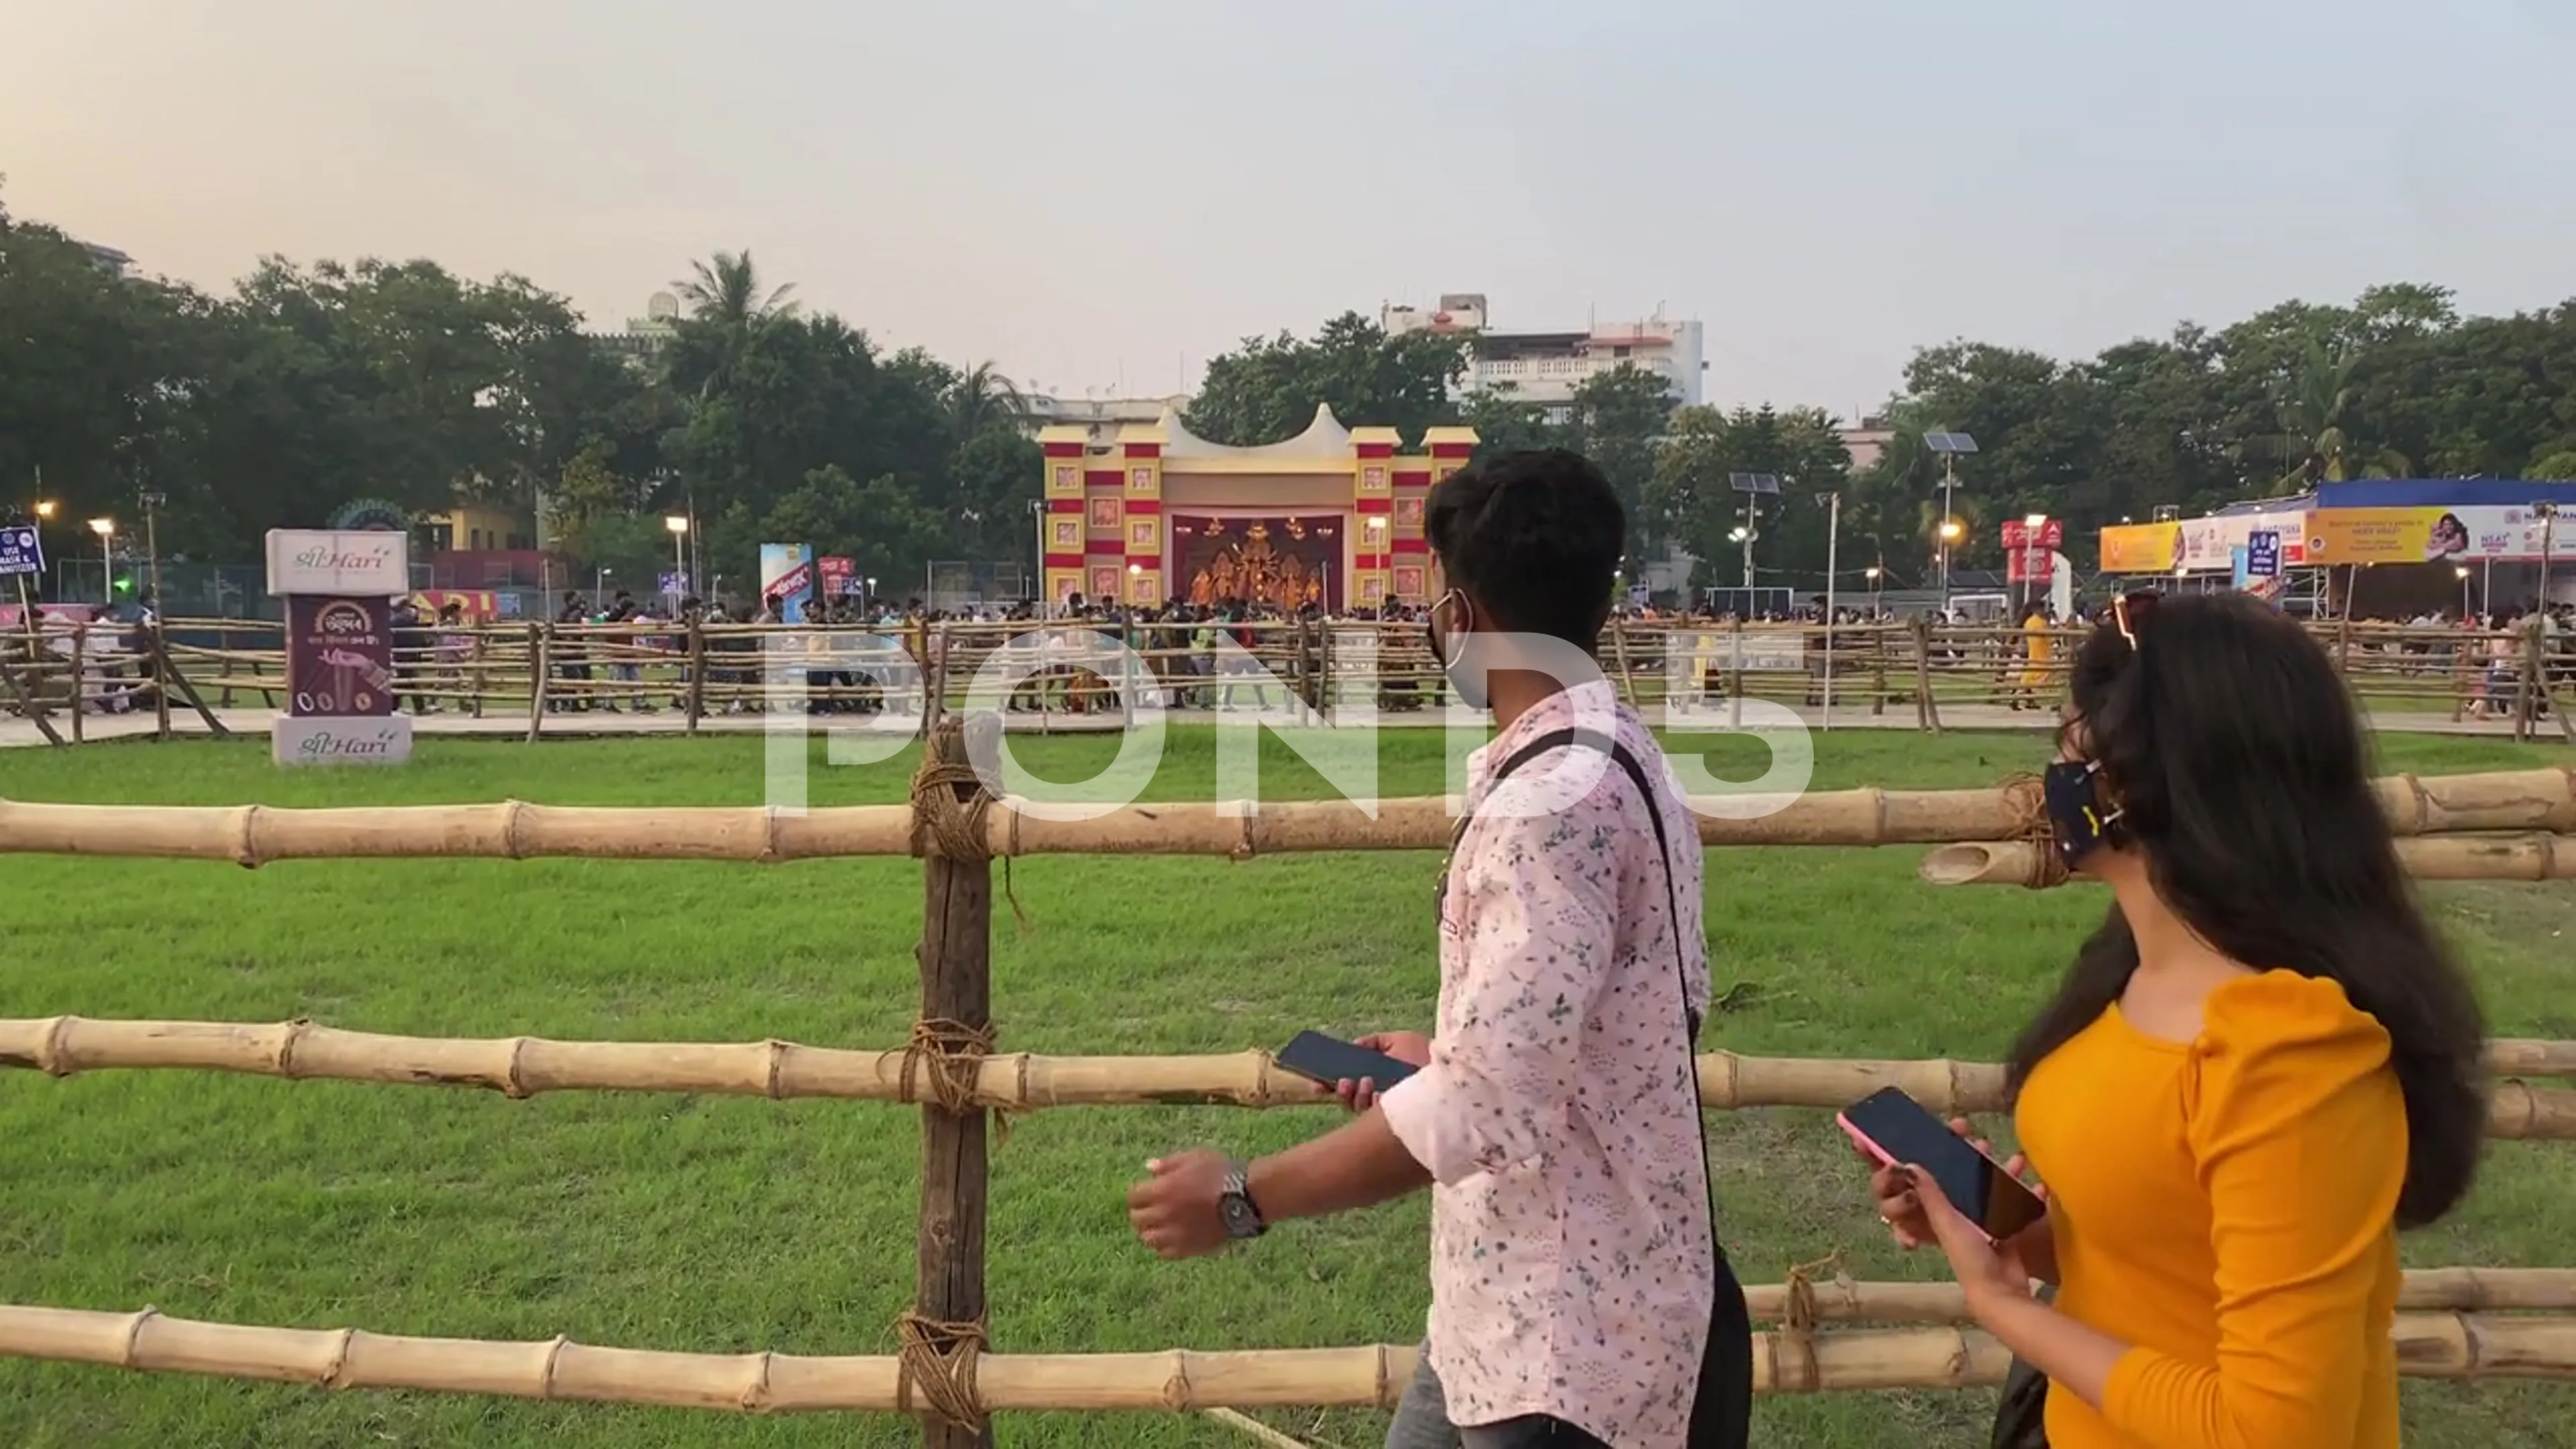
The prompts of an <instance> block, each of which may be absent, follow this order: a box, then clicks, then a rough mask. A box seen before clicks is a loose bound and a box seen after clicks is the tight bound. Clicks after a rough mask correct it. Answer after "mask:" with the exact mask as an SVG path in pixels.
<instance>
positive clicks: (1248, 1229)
mask: <svg viewBox="0 0 2576 1449" xmlns="http://www.w3.org/2000/svg"><path fill="white" fill-rule="evenodd" d="M1250 1170H1251V1169H1250V1167H1249V1166H1248V1165H1247V1164H1245V1163H1243V1162H1241V1161H1236V1162H1230V1163H1227V1164H1226V1168H1225V1180H1224V1181H1223V1182H1221V1183H1219V1184H1217V1190H1216V1211H1217V1216H1218V1217H1221V1218H1223V1219H1224V1220H1225V1235H1226V1236H1227V1237H1229V1238H1233V1239H1235V1240H1236V1241H1238V1242H1239V1241H1241V1240H1243V1239H1245V1238H1257V1237H1260V1236H1261V1235H1262V1234H1263V1233H1265V1232H1268V1231H1269V1230H1270V1225H1269V1224H1268V1223H1265V1222H1263V1221H1262V1220H1261V1209H1259V1208H1257V1207H1254V1206H1253V1205H1252V1194H1251V1192H1250V1191H1248V1190H1247V1187H1246V1183H1245V1177H1246V1174H1247V1173H1249V1172H1250Z"/></svg>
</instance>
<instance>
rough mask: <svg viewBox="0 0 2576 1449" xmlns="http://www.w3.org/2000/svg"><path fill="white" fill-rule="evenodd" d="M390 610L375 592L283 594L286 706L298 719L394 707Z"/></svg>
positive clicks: (379, 714)
mask: <svg viewBox="0 0 2576 1449" xmlns="http://www.w3.org/2000/svg"><path fill="white" fill-rule="evenodd" d="M391 612H392V610H391V609H389V608H388V607H387V606H386V604H385V601H384V600H382V599H380V598H361V599H335V598H327V597H324V596H321V595H318V594H290V595H288V596H287V599H286V712H287V713H288V714H289V715H292V716H294V717H296V718H298V719H316V718H324V717H344V718H360V717H363V718H383V717H385V716H388V715H391V714H392V713H393V712H394V668H393V662H394V635H393V626H392V624H391V623H390V622H389V620H388V615H390V614H391Z"/></svg>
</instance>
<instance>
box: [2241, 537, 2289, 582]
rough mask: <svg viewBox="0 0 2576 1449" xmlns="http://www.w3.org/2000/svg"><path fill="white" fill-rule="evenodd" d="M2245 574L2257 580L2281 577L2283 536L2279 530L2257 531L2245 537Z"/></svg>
mask: <svg viewBox="0 0 2576 1449" xmlns="http://www.w3.org/2000/svg"><path fill="white" fill-rule="evenodd" d="M2245 572H2246V575H2247V576H2248V577H2250V578H2257V579H2277V578H2279V577H2280V576H2281V534H2280V531H2279V530H2278V529H2268V528H2266V529H2257V530H2255V531H2254V532H2252V533H2249V534H2247V535H2245Z"/></svg>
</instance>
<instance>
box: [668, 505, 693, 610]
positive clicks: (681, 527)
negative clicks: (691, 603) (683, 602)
mask: <svg viewBox="0 0 2576 1449" xmlns="http://www.w3.org/2000/svg"><path fill="white" fill-rule="evenodd" d="M662 526H663V527H664V528H667V529H669V530H670V531H671V598H672V601H673V602H674V603H675V604H676V603H677V602H678V600H679V598H680V596H681V595H683V594H686V593H687V592H688V591H689V558H688V554H687V553H686V552H685V550H686V548H687V546H688V542H689V516H688V515H687V514H685V513H666V514H664V515H662Z"/></svg>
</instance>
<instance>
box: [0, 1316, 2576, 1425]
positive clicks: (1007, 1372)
mask: <svg viewBox="0 0 2576 1449" xmlns="http://www.w3.org/2000/svg"><path fill="white" fill-rule="evenodd" d="M1872 1286H1879V1285H1872ZM2391 1336H2392V1337H2393V1338H2394V1339H2395V1340H2396V1346H2397V1360H2398V1368H2399V1371H2400V1372H2401V1373H2404V1374H2407V1375H2409V1376H2412V1377H2419V1378H2445V1379H2485V1378H2545V1379H2567V1378H2571V1377H2576V1317H2571V1316H2563V1315H2546V1316H2530V1317H2497V1316H2491V1315H2487V1314H2482V1313H2467V1312H2431V1313H2426V1312H2412V1313H2401V1314H2399V1315H2398V1317H2397V1321H2396V1324H2395V1327H2394V1330H2393V1332H2392V1335H2391ZM0 1354H8V1355H14V1356H18V1357H23V1358H35V1359H47V1360H52V1361H55V1362H67V1363H88V1364H101V1365H106V1366H110V1367H116V1368H127V1369H140V1370H152V1371H159V1372H167V1373H190V1374H205V1375H211V1376H216V1377H223V1378H241V1379H258V1380H267V1381H270V1382H277V1383H300V1384H310V1385H314V1386H316V1387H319V1388H326V1389H358V1388H369V1389H414V1390H427V1391H433V1392H449V1393H468V1394H488V1395H497V1396H501V1397H507V1398H521V1399H542V1400H549V1401H558V1400H560V1401H576V1402H588V1403H618V1404H645V1405H656V1406H661V1407H665V1408H681V1409H723V1410H732V1411H735V1412H740V1413H810V1412H819V1411H830V1410H842V1411H849V1410H875V1411H880V1412H886V1411H894V1412H920V1411H921V1410H922V1409H923V1407H924V1406H925V1404H926V1403H927V1401H928V1399H929V1397H930V1392H931V1391H930V1388H929V1386H928V1385H927V1384H925V1383H922V1382H920V1381H919V1379H918V1378H917V1376H916V1374H915V1372H914V1371H913V1369H912V1368H911V1367H910V1364H909V1362H908V1361H907V1360H906V1359H903V1358H901V1357H896V1356H882V1355H880V1356H851V1357H817V1356H807V1355H802V1354H784V1353H739V1354H712V1353H707V1354H701V1353H675V1352H668V1351H661V1350H649V1349H627V1348H600V1347H594V1346H592V1345H589V1344H581V1343H574V1342H572V1341H570V1340H568V1339H564V1338H555V1339H550V1340H543V1341H537V1342H527V1343H505V1342H494V1341H488V1340H481V1339H461V1338H414V1337H408V1336H404V1335H398V1334H376V1333H366V1332H362V1331H360V1330H357V1329H353V1328H341V1329H295V1328H265V1327H251V1326H246V1325H238V1324H228V1323H203V1322H197V1321H194V1320H191V1319H184V1318H171V1317H167V1316H164V1315H162V1314H160V1313H158V1312H155V1311H154V1310H152V1309H149V1308H146V1309H143V1310H141V1311H140V1312H136V1313H101V1312H93V1311H88V1310H83V1309H70V1308H21V1307H0ZM1414 1357H1415V1350H1414V1349H1413V1348H1412V1347H1409V1346H1398V1345H1392V1344H1377V1345H1371V1346H1366V1347H1357V1348H1305V1349H1247V1350H1241V1351H1237V1352H1231V1353H1197V1352H1192V1351H1190V1350H1186V1349H1175V1350H1170V1351H1166V1352H1162V1353H1102V1354H979V1355H976V1356H974V1357H973V1358H972V1359H971V1360H969V1362H968V1363H967V1366H966V1369H965V1371H964V1372H963V1373H962V1374H961V1375H959V1378H958V1380H957V1382H956V1384H955V1385H954V1388H955V1390H956V1391H958V1392H959V1394H960V1397H961V1398H962V1399H963V1400H964V1403H963V1404H962V1405H961V1408H963V1409H964V1410H966V1411H968V1412H971V1413H972V1414H973V1415H975V1416H976V1417H977V1418H978V1419H980V1418H981V1416H982V1415H986V1414H991V1413H994V1412H1001V1411H1010V1410H1033V1409H1048V1410H1113V1409H1144V1410H1160V1411H1164V1412H1172V1413H1185V1412H1191V1411H1197V1410H1205V1409H1211V1408H1230V1409H1249V1408H1276V1407H1287V1406H1299V1407H1352V1408H1378V1409H1392V1408H1393V1407H1394V1406H1395V1403H1396V1400H1397V1398H1398V1397H1399V1396H1400V1395H1401V1394H1402V1392H1403V1390H1404V1385H1405V1383H1406V1382H1407V1380H1408V1379H1410V1377H1411V1376H1412V1373H1413V1367H1414ZM2010 1361H2011V1355H2010V1353H2009V1352H2007V1351H2006V1350H2005V1349H2004V1347H2003V1346H2002V1345H2001V1344H1998V1343H1996V1342H1995V1341H1994V1340H1993V1339H1991V1338H1989V1337H1987V1336H1986V1335H1985V1334H1983V1333H1981V1332H1978V1331H1976V1330H1973V1329H1966V1328H1959V1327H1951V1326H1944V1327H1918V1328H1904V1329H1891V1330H1864V1331H1855V1332H1832V1333H1821V1334H1819V1333H1810V1332H1803V1331H1801V1332H1780V1333H1757V1334H1755V1335H1754V1342H1753V1387H1754V1391H1755V1392H1756V1393H1771V1394H1778V1393H1836V1392H1847V1391H1853V1390H1870V1389H1895V1388H1971V1387H1976V1386H1980V1385H1990V1384H1996V1383H2000V1382H2002V1380H2003V1376H2004V1370H2005V1368H2006V1366H2007V1365H2008V1364H2009V1363H2010Z"/></svg>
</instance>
